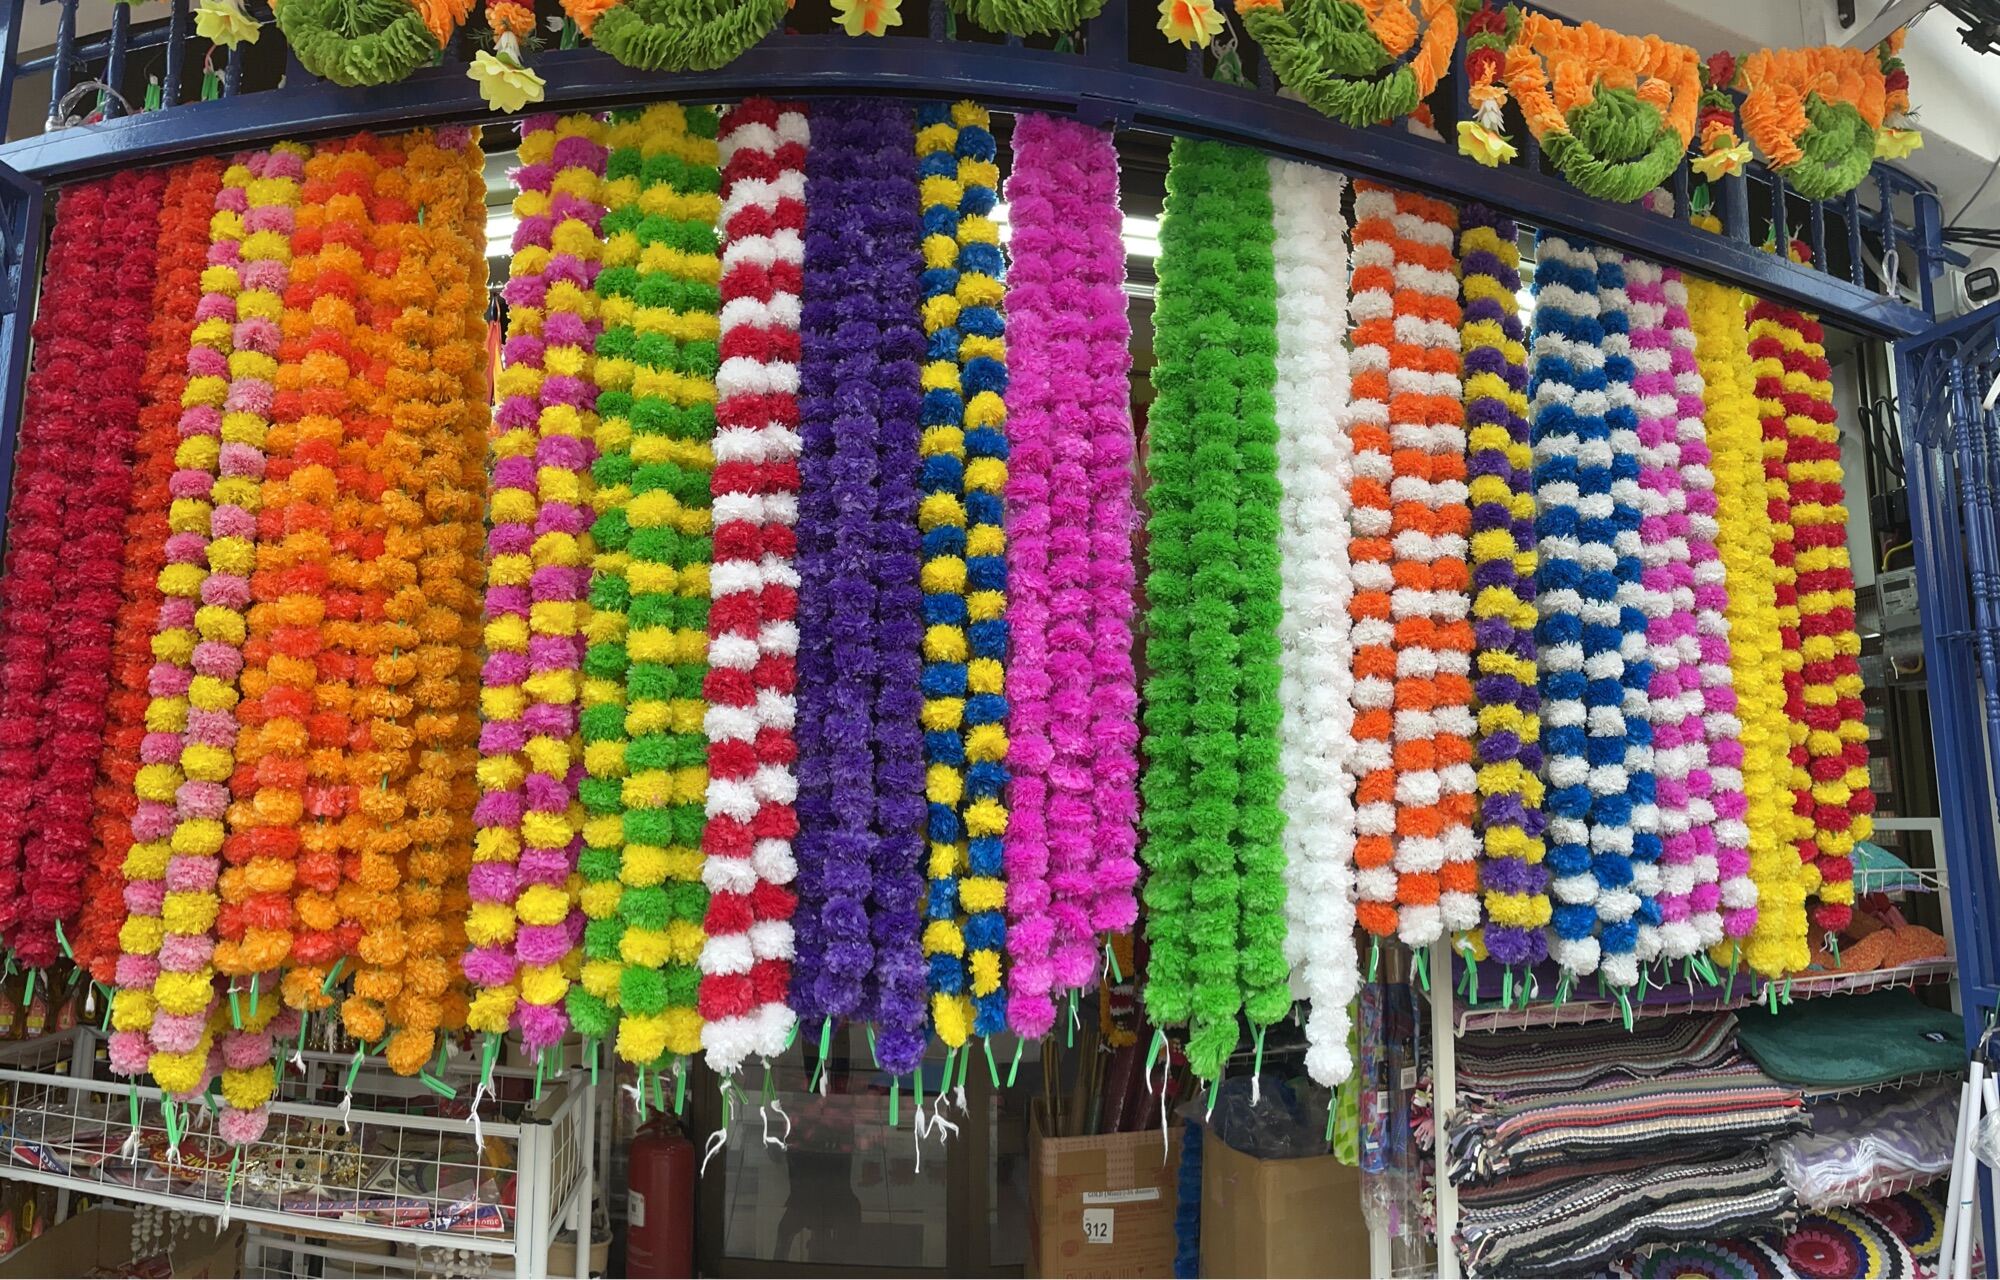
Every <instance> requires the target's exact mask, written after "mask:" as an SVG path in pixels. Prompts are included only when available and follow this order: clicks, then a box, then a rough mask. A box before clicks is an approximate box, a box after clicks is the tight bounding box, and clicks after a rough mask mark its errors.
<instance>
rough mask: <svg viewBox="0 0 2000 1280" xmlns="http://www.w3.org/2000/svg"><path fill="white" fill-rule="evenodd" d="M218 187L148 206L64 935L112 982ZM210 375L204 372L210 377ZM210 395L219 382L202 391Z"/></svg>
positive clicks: (175, 189)
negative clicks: (95, 731)
mask: <svg viewBox="0 0 2000 1280" xmlns="http://www.w3.org/2000/svg"><path fill="white" fill-rule="evenodd" d="M221 181H222V162H221V161H220V160H214V159H203V160H197V161H195V162H194V163H192V164H188V165H182V166H180V167H178V168H176V169H174V170H172V171H171V173H170V174H169V175H168V177H167V186H166V191H165V194H164V195H163V197H162V199H161V203H160V223H159V247H158V250H157V252H156V253H155V254H154V264H155V266H154V284H153V299H152V302H153V306H152V313H151V314H152V325H151V329H150V336H149V341H148V345H147V349H146V363H145V369H144V372H143V374H142V375H141V407H140V410H139V436H138V440H137V443H136V446H135V453H134V475H133V484H132V508H131V514H130V515H129V516H128V517H127V518H126V521H125V536H124V546H125V567H124V573H123V576H122V587H123V594H124V602H123V603H122V604H121V605H120V606H119V610H118V617H117V621H116V623H115V625H114V627H113V629H112V681H113V686H112V690H111V694H110V697H109V698H108V700H107V703H106V719H105V730H104V751H103V754H102V757H101V758H100V759H99V761H98V769H97V775H98V781H97V786H96V788H95V790H94V791H93V793H92V798H93V809H94V810H95V814H96V817H95V819H94V822H93V829H92V836H93V842H92V851H91V867H90V873H89V875H88V877H87V878H86V880H85V883H84V893H83V915H82V918H81V920H80V921H79V922H78V926H77V929H76V933H75V936H74V937H73V938H72V939H71V941H72V944H73V946H74V948H75V953H76V961H77V963H78V964H79V965H81V966H83V967H85V968H87V969H89V970H90V974H91V977H92V978H93V979H94V980H95V981H97V982H100V983H105V984H110V983H111V982H113V981H114V980H115V978H116V971H117V962H118V930H119V927H120V926H121V925H122V924H123V923H124V921H125V901H124V890H125V874H124V871H123V869H122V864H123V863H124V860H125V853H126V850H128V849H130V848H131V847H132V844H133V842H134V837H133V834H132V819H133V817H134V815H135V813H136V812H137V808H138V796H137V795H136V794H135V793H134V792H133V790H132V781H133V777H134V775H135V774H137V772H138V769H139V763H140V760H139V752H140V748H141V746H142V745H143V743H144V741H145V736H146V707H147V705H148V703H149V702H150V701H151V698H150V695H149V694H148V692H147V678H148V675H149V673H150V671H151V669H152V665H153V651H152V638H153V630H154V627H155V626H156V625H157V623H158V621H159V613H160V606H161V603H162V601H163V599H164V597H163V596H162V595H161V593H160V588H159V584H158V576H159V572H160V570H161V569H162V568H163V567H165V557H166V546H165V544H166V540H167V538H168V537H169V536H170V535H171V534H172V533H173V526H172V522H171V518H170V515H171V512H170V506H171V503H172V501H173V497H174V494H173V484H172V481H173V476H174V471H175V468H174V460H173V458H174V447H175V441H176V439H177V438H178V436H179V430H178V424H179V420H180V415H181V400H182V398H183V396H184V395H185V394H186V391H187V386H188V382H189V377H188V373H187V358H188V348H189V342H190V335H191V333H192V331H193V329H194V326H195V323H196V318H195V311H196V308H197V306H198V304H199V303H200V301H201V297H202V288H201V274H202V269H203V266H204V263H205V260H206V258H207V253H208V240H209V233H208V224H209V219H210V218H211V217H212V216H213V214H214V209H215V194H216V191H217V190H218V189H219V187H220V184H221ZM211 376H213V375H211ZM204 386H205V388H206V390H207V391H209V392H219V391H220V390H222V389H223V388H224V387H225V386H226V384H224V383H221V382H215V383H207V384H204Z"/></svg>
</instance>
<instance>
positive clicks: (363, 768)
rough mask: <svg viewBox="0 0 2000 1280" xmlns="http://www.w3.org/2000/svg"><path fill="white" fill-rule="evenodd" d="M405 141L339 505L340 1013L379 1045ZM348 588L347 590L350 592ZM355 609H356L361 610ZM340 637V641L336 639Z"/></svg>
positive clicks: (397, 729) (406, 506)
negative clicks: (348, 733) (345, 803)
mask: <svg viewBox="0 0 2000 1280" xmlns="http://www.w3.org/2000/svg"><path fill="white" fill-rule="evenodd" d="M406 141H407V140H405V139H401V138H398V139H392V140H385V141H384V142H383V143H382V149H381V151H380V152H379V154H378V156H377V159H378V161H379V162H380V164H381V167H380V168H379V169H378V170H377V171H376V174H375V182H374V188H373V191H372V192H371V194H370V197H369V201H368V204H369V218H370V226H369V241H368V255H367V256H368V265H369V273H368V275H367V277H366V279H365V281H364V282H363V284H364V288H363V298H364V299H365V302H366V307H367V312H366V314H367V323H366V326H365V327H363V328H361V329H360V330H358V331H357V333H356V342H357V345H358V346H359V348H360V350H361V352H362V354H363V356H364V358H365V360H366V366H367V370H368V385H369V390H370V392H371V396H370V399H369V402H368V404H367V406H366V414H365V416H363V417H362V418H360V419H359V420H358V421H357V422H356V423H354V424H353V427H352V428H351V429H350V431H349V433H348V438H347V440H346V442H345V443H344V444H343V445H342V447H341V454H342V465H341V469H340V485H341V495H340V500H339V502H338V503H337V504H336V506H335V509H334V530H335V532H334V548H335V556H334V563H333V569H332V581H333V585H334V587H335V588H336V591H335V593H333V594H332V595H330V597H329V601H328V603H329V608H330V609H331V608H333V607H334V605H335V604H336V603H338V604H339V605H340V606H341V609H340V612H341V614H342V616H343V619H345V617H346V616H347V615H349V614H350V613H351V616H352V619H353V620H352V621H351V622H347V621H343V623H342V626H341V631H340V633H339V634H340V637H341V639H342V640H343V641H345V642H346V643H347V644H348V645H350V646H351V649H352V654H353V660H354V668H353V683H354V703H353V712H352V719H353V723H354V728H353V734H352V737H351V739H350V744H351V745H350V750H349V752H348V756H347V781H348V785H349V786H350V787H352V788H353V792H352V794H353V797H354V808H353V810H352V812H350V813H349V814H348V815H347V817H346V818H345V820H344V821H343V822H342V824H341V825H342V831H341V844H342V847H343V848H344V849H345V850H346V856H345V857H344V858H343V859H342V881H341V885H340V890H339V892H338V894H337V895H336V896H335V902H336V905H337V906H338V907H339V909H340V917H341V919H340V940H341V946H342V949H343V950H344V951H345V952H346V953H347V954H348V955H349V956H351V957H352V958H353V959H354V961H355V972H354V989H353V994H352V995H350V996H348V998H347V999H346V1000H345V1001H344V1002H343V1003H342V1005H341V1022H342V1025H343V1026H344V1027H345V1028H346V1030H347V1032H348V1034H349V1035H352V1036H354V1037H356V1038H358V1039H360V1040H362V1041H364V1042H368V1043H379V1042H380V1041H381V1039H382V1038H383V1037H384V1036H385V1035H386V1034H388V1014H387V1005H388V1003H389V1002H390V1001H392V1000H394V999H395V998H396V996H397V994H398V993H399V992H400V991H401V989H402V984H403V980H402V962H403V954H404V944H403V918H402V917H403V911H402V900H401V897H400V895H399V894H398V892H397V887H398V885H399V884H400V882H401V880H402V865H401V864H402V861H403V858H404V856H405V855H406V853H407V851H408V849H409V845H410V830H409V826H408V824H407V823H406V822H405V821H404V818H405V815H406V814H407V812H408V802H407V800H406V798H405V796H404V792H403V786H404V782H405V778H406V775H407V774H408V772H409V768H410V759H411V753H410V747H411V745H412V743H413V741H414V737H413V734H412V732H411V730H410V727H409V725H408V724H407V723H406V722H407V720H408V719H409V715H410V712H411V710H412V708H413V706H414V701H413V699H412V698H411V697H410V694H409V693H408V692H407V691H406V688H405V686H407V685H408V684H409V683H410V682H411V681H412V680H413V679H414V678H415V677H416V669H417V660H416V648H417V629H416V617H417V615H418V614H419V613H420V612H421V611H422V609H423V607H424V599H423V593H422V591H420V590H419V589H418V588H417V585H416V581H417V567H416V558H417V555H418V553H419V552H420V551H421V550H422V547H423V540H422V535H421V532H420V531H421V528H422V526H423V523H424V510H423V507H422V506H421V504H420V503H419V502H418V501H417V499H416V497H415V496H414V495H413V494H411V493H410V492H409V489H410V488H411V487H412V486H413V483H414V480H415V474H416V470H417V467H418V466H419V464H420V463H421V461H422V443H421V441H420V439H419V438H418V437H417V436H416V435H415V434H414V433H412V432H410V431H409V430H407V429H405V426H404V422H403V421H402V420H401V419H400V418H399V415H398V412H397V411H398V409H399V408H400V407H401V405H402V399H403V392H404V391H405V388H404V387H403V386H402V384H401V383H399V382H392V380H391V378H390V376H389V374H390V369H391V366H392V365H393V363H394V362H395V360H396V359H397V357H398V355H399V354H401V352H402V350H403V346H404V344H403V342H402V341H401V339H400V338H399V337H398V336H397V334H396V333H395V332H394V325H395V322H396V320H397V318H398V317H399V316H400V314H401V312H402V305H401V302H400V298H401V296H402V294H403V288H402V287H400V286H399V282H398V280H397V275H398V273H399V271H400V270H401V267H402V264H403V261H404V258H405V234H406V233H407V232H409V231H410V230H411V229H412V228H413V227H414V224H415V208H414V206H413V204H412V201H411V198H410V192H409V181H408V174H407V173H406V172H405V161H406V159H407V153H406V150H405V146H406ZM343 588H344V589H343ZM350 602H351V603H350ZM332 634H333V633H332V632H331V629H330V630H329V638H332Z"/></svg>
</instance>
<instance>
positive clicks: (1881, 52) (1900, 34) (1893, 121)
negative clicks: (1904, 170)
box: [1875, 27, 1924, 160]
mask: <svg viewBox="0 0 2000 1280" xmlns="http://www.w3.org/2000/svg"><path fill="white" fill-rule="evenodd" d="M1909 34H1910V29H1909V28H1908V27H1898V28H1897V29H1896V30H1894V31H1892V32H1890V33H1889V38H1888V39H1887V40H1884V41H1883V42H1882V43H1881V44H1878V45H1876V46H1875V57H1876V60H1877V61H1878V63H1879V64H1880V65H1881V68H1882V89H1883V96H1882V127H1881V128H1880V129H1878V130H1876V133H1875V155H1876V157H1877V158H1879V159H1883V160H1900V159H1902V158H1903V157H1904V156H1907V155H1909V154H1910V153H1911V152H1913V151H1916V150H1917V149H1919V148H1920V147H1922V146H1923V145H1924V135H1923V134H1921V133H1918V132H1917V129H1916V118H1915V117H1914V116H1913V115H1912V114H1911V112H1910V73H1909V71H1908V70H1907V69H1906V68H1905V67H1904V66H1903V59H1902V52H1903V41H1904V40H1905V39H1907V38H1908V37H1909Z"/></svg>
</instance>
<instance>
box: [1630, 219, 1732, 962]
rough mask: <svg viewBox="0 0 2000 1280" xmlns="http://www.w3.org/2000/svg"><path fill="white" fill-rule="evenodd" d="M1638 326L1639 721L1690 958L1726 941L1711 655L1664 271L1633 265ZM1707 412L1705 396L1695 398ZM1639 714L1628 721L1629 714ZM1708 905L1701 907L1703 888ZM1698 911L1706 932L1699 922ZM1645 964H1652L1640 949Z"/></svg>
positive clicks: (1664, 856)
mask: <svg viewBox="0 0 2000 1280" xmlns="http://www.w3.org/2000/svg"><path fill="white" fill-rule="evenodd" d="M1624 269H1625V292H1626V298H1627V302H1628V308H1627V312H1628V315H1629V316H1630V319H1631V335H1630V347H1631V361H1632V367H1633V376H1632V395H1633V398H1634V408H1635V409H1636V412H1637V435H1638V460H1639V499H1640V504H1641V505H1640V508H1639V517H1640V518H1639V528H1638V535H1639V548H1638V561H1639V565H1640V582H1639V584H1640V586H1641V588H1642V589H1643V591H1644V593H1645V594H1644V597H1643V601H1642V605H1643V607H1644V608H1645V609H1646V627H1645V638H1646V645H1645V657H1646V664H1647V666H1648V667H1649V668H1650V671H1651V684H1650V686H1649V688H1648V690H1647V696H1646V697H1645V698H1644V699H1643V700H1642V701H1641V704H1640V708H1639V709H1640V712H1641V714H1642V715H1643V716H1644V718H1645V719H1646V720H1647V721H1648V722H1649V724H1650V727H1651V731H1652V765H1653V779H1654V789H1655V803H1654V812H1655V814H1656V818H1657V823H1658V837H1659V841H1660V864H1659V866H1657V867H1656V868H1654V869H1653V871H1652V872H1651V874H1650V876H1649V877H1648V878H1649V879H1650V882H1651V883H1652V885H1653V886H1654V894H1653V898H1654V902H1655V905H1656V906H1657V908H1658V910H1659V914H1660V924H1659V932H1658V934H1657V935H1656V941H1657V946H1658V951H1659V954H1662V955H1665V956H1666V957H1667V958H1668V959H1670V960H1682V959H1686V958H1687V957H1689V956H1692V955H1693V954H1694V953H1695V952H1696V951H1698V950H1701V949H1702V948H1704V947H1707V946H1712V945H1714V944H1715V943H1717V942H1719V941H1721V938H1722V921H1721V917H1720V916H1718V915H1717V914H1716V912H1715V904H1714V901H1713V899H1714V894H1715V888H1714V886H1715V883H1716V876H1715V859H1714V853H1713V838H1712V836H1711V850H1710V852H1709V853H1708V855H1707V856H1706V861H1703V860H1702V859H1701V858H1699V857H1698V856H1697V853H1696V844H1697V843H1698V839H1699V837H1698V836H1697V835H1696V831H1697V829H1699V830H1700V831H1703V832H1708V831H1710V830H1711V829H1712V826H1713V824H1714V822H1715V810H1714V806H1713V805H1712V804H1710V803H1709V801H1708V798H1707V796H1706V795H1705V794H1704V795H1703V796H1701V797H1700V798H1697V797H1696V796H1695V795H1694V794H1693V791H1694V790H1695V789H1696V788H1697V787H1699V788H1700V789H1701V790H1702V791H1703V792H1706V790H1707V785H1706V779H1707V776H1708V772H1707V771H1708V746H1707V741H1706V739H1705V737H1704V736H1703V732H1702V713H1703V710H1704V708H1705V705H1706V704H1705V699H1704V698H1703V696H1702V691H1701V652H1700V638H1699V636H1698V633H1697V621H1696V615H1695V586H1694V546H1693V536H1692V532H1693V531H1692V527H1691V524H1690V519H1689V513H1688V492H1687V486H1686V482H1685V480H1684V478H1683V472H1682V468H1683V465H1684V455H1683V452H1682V446H1681V421H1680V403H1679V400H1678V398H1677V396H1676V394H1675V390H1676V389H1675V381H1674V371H1673V363H1674V347H1673V335H1672V333H1671V332H1670V331H1669V330H1668V328H1667V318H1666V317H1667V303H1666V297H1667V295H1666V274H1665V270H1664V269H1663V268H1661V267H1660V266H1658V265H1657V264H1655V263H1651V262H1646V261H1643V260H1641V259H1638V258H1630V257H1628V258H1626V259H1625V260H1624ZM1696 403H1697V405H1698V404H1699V397H1698V396H1697V397H1696ZM1628 714H1629V712H1628ZM1703 882H1705V887H1706V893H1705V895H1704V896H1705V897H1706V898H1707V899H1708V901H1707V902H1705V903H1704V904H1702V905H1701V906H1699V907H1698V906H1697V904H1696V901H1695V895H1696V893H1697V885H1699V884H1702V883H1703ZM1697 914H1699V916H1700V917H1701V920H1702V923H1700V924H1697V923H1696V916H1697ZM1641 958H1642V959H1644V958H1646V957H1645V956H1644V955H1643V952H1642V956H1641Z"/></svg>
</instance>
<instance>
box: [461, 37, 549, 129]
mask: <svg viewBox="0 0 2000 1280" xmlns="http://www.w3.org/2000/svg"><path fill="white" fill-rule="evenodd" d="M510 46H513V47H510ZM518 47H519V46H518V45H516V44H515V42H514V39H513V37H512V36H502V37H501V38H500V47H499V51H498V52H493V53H489V52H488V51H486V50H484V49H481V50H480V51H479V52H478V53H477V54H474V55H473V58H472V65H471V66H470V67H468V68H466V72H465V74H467V75H469V76H471V77H472V78H473V80H474V81H475V82H477V83H478V85H479V96H480V97H482V98H484V99H485V100H486V105H487V106H489V107H491V108H493V109H494V110H495V111H507V112H514V111H519V110H520V109H521V108H523V107H525V106H527V105H528V104H529V103H531V102H540V101H541V100H542V86H543V83H544V82H543V80H542V78H541V77H540V76H538V75H536V74H535V73H534V72H532V71H530V70H528V69H527V68H526V67H524V66H522V65H521V61H520V58H519V56H518V55H517V54H516V53H515V52H514V49H515V48H518Z"/></svg>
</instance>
